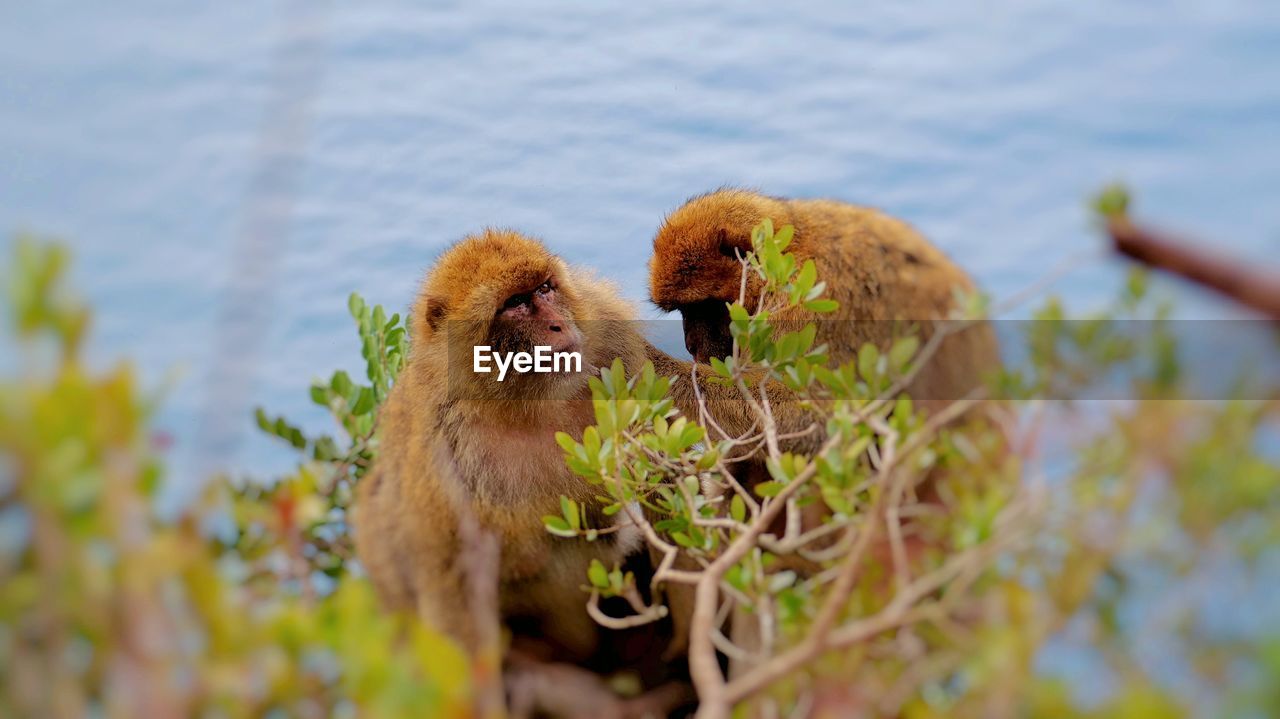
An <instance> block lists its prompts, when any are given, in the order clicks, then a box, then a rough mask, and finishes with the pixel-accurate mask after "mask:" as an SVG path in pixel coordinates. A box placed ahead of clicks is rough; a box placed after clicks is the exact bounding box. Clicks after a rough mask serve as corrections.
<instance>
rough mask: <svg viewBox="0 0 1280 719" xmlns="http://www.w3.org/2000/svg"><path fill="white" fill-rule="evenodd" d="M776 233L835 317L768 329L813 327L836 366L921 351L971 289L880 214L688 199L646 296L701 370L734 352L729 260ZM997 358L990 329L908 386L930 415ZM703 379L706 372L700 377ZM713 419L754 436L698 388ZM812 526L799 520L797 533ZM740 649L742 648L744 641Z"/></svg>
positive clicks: (780, 393)
mask: <svg viewBox="0 0 1280 719" xmlns="http://www.w3.org/2000/svg"><path fill="white" fill-rule="evenodd" d="M766 218H768V219H770V220H771V221H772V223H773V226H774V228H775V229H780V228H782V227H783V226H784V225H792V226H793V227H794V229H795V234H794V239H793V240H792V243H791V245H790V247H789V248H788V250H789V251H790V252H792V253H793V254H794V255H795V256H796V259H797V261H798V263H800V264H803V262H804V261H805V260H809V259H812V260H813V262H814V264H815V266H816V269H817V276H818V279H819V280H821V281H825V282H826V286H827V289H826V292H825V294H824V297H827V298H830V299H834V300H837V301H838V302H839V303H840V309H839V310H838V311H837V312H835V313H832V314H829V315H817V314H815V313H813V312H810V311H807V310H804V309H802V308H795V309H791V310H785V311H781V312H776V313H774V314H773V317H772V319H773V321H774V322H775V324H776V325H779V326H784V327H786V328H787V329H798V328H799V326H801V325H803V324H804V323H807V322H811V321H812V322H816V325H817V330H818V332H817V338H816V344H824V343H825V344H826V345H827V346H828V348H829V354H830V358H831V361H832V363H833V364H842V363H844V362H847V361H849V360H850V359H852V358H854V357H855V356H856V354H857V351H858V349H859V348H860V347H861V346H862V345H863V344H864V343H867V342H874V343H876V344H877V345H879V346H881V347H882V348H883V347H887V346H888V345H889V344H890V343H891V342H892V340H893V339H894V338H895V337H900V336H904V335H906V334H911V333H915V334H917V335H918V336H920V338H921V340H922V341H923V340H924V339H926V338H927V337H928V336H929V335H930V332H931V330H932V329H933V328H934V327H933V324H932V323H933V321H937V320H945V319H947V318H948V317H950V316H951V313H952V310H953V308H954V306H955V301H956V293H957V291H959V292H968V291H971V290H973V289H974V285H973V282H972V280H970V278H969V277H968V275H967V274H965V272H964V271H963V270H962V269H960V267H958V266H957V265H956V264H955V263H953V262H952V261H951V260H949V259H948V258H947V257H946V256H945V255H944V254H943V253H942V252H941V251H940V250H939V249H938V248H936V247H935V246H933V245H932V244H930V243H929V242H928V241H927V240H925V239H924V238H923V237H922V236H921V235H920V234H919V233H917V232H916V231H915V230H914V229H912V228H911V226H909V225H907V224H906V223H904V222H902V221H901V220H898V219H895V218H893V217H890V216H888V215H886V214H884V213H882V212H880V211H878V210H874V209H870V208H865V207H857V206H854V205H849V204H846V203H843V202H837V201H834V200H788V199H782V198H775V197H767V196H764V195H761V194H759V193H755V192H750V191H745V190H719V191H716V192H711V193H709V194H706V195H702V196H699V197H695V198H693V199H691V200H689V201H688V202H687V203H686V204H685V205H683V206H682V207H680V208H679V209H677V210H675V211H674V212H672V213H671V215H670V216H668V217H667V218H666V220H665V221H664V222H663V224H662V226H661V227H660V228H659V229H658V233H657V236H656V237H655V238H654V242H653V257H652V259H651V260H650V264H649V270H650V275H649V277H650V296H651V299H652V300H653V302H654V303H655V304H657V305H658V306H659V307H660V308H662V309H664V310H667V311H673V310H678V311H680V312H681V314H682V316H683V319H684V326H685V338H686V346H687V347H688V349H689V351H690V353H691V354H693V355H694V357H695V360H696V361H698V362H706V361H707V360H708V359H709V358H710V357H724V356H726V355H727V354H728V353H729V352H730V351H731V340H730V337H729V334H728V330H727V321H728V314H727V311H726V310H725V309H724V304H725V303H726V302H734V301H737V299H738V297H739V293H740V291H741V290H742V284H741V281H742V266H741V264H740V262H739V260H738V259H737V258H738V256H742V255H745V254H746V253H747V252H749V251H750V250H751V248H752V247H751V232H752V229H753V228H754V227H755V226H756V225H757V224H759V223H760V222H761V221H763V220H764V219H766ZM760 291H761V282H760V280H759V278H757V277H756V276H755V275H754V274H751V275H750V276H749V278H748V281H747V284H746V288H745V305H746V307H747V308H748V309H754V308H755V307H756V304H757V302H758V300H759V294H760ZM650 357H651V359H653V360H654V363H655V365H657V366H658V368H659V371H660V372H661V373H663V374H668V375H676V376H678V377H679V378H681V379H680V380H678V381H677V382H676V384H675V385H674V386H673V389H672V395H673V397H674V399H675V402H676V405H677V406H678V407H679V408H680V409H681V411H683V412H685V413H686V414H690V415H691V416H697V404H696V397H695V393H694V389H693V386H692V385H691V384H690V382H689V380H688V379H687V378H688V377H689V365H688V363H685V362H680V361H677V360H674V359H672V358H670V357H666V356H665V355H662V354H661V353H659V352H656V351H651V352H650ZM998 366H999V353H998V348H997V346H996V343H995V338H994V334H993V333H992V331H991V329H990V327H989V326H986V325H977V326H974V327H970V328H968V329H966V330H964V331H962V332H959V333H957V334H955V335H952V336H950V337H948V338H946V339H945V340H944V341H943V342H942V344H941V345H940V346H939V350H938V352H937V354H935V355H934V357H933V359H932V360H931V361H930V362H929V363H928V364H926V365H925V366H924V368H923V369H922V370H921V372H920V373H919V374H918V375H917V376H916V379H915V381H914V382H913V383H912V384H911V385H910V386H908V387H907V391H908V393H909V394H910V395H911V396H912V397H913V398H915V399H916V400H917V402H918V404H920V405H922V406H924V408H925V409H927V410H930V411H937V410H939V409H941V408H942V407H943V406H945V405H946V404H949V403H950V402H951V401H954V400H956V399H959V398H961V397H964V396H965V395H967V394H968V393H969V392H970V391H971V390H973V389H974V388H977V387H979V386H980V385H981V381H982V377H983V375H984V374H985V373H986V372H989V371H992V370H995V369H997V368H998ZM709 371H710V368H709V367H708V368H703V369H702V370H700V374H702V375H703V376H705V375H706V373H708V372H709ZM701 390H702V394H703V396H704V398H705V399H706V400H707V409H708V411H709V413H710V414H711V416H712V418H713V419H715V420H716V422H717V423H718V424H719V425H720V426H721V427H723V428H724V429H725V430H726V431H727V432H728V433H730V434H732V435H742V434H745V433H748V432H750V431H752V429H753V427H754V424H755V421H756V417H755V413H754V411H753V410H752V409H751V408H750V406H749V405H748V404H747V403H745V402H742V401H739V400H734V399H733V397H734V396H735V394H736V391H737V390H734V389H725V388H722V387H718V386H715V385H707V386H702V387H701ZM769 390H770V391H769V396H770V401H771V404H772V406H773V410H774V413H775V415H776V418H777V420H778V423H779V425H780V427H779V428H780V430H781V431H783V432H787V433H790V432H796V431H798V430H801V429H803V428H805V427H807V426H809V424H810V418H809V415H808V414H807V413H805V412H803V411H801V410H800V409H798V408H797V407H796V406H795V405H796V403H794V402H792V401H789V400H790V399H791V398H792V395H791V394H790V393H789V392H788V391H787V390H786V389H785V388H783V387H780V386H770V388H769ZM822 439H823V437H822V436H821V432H820V431H819V432H813V433H810V434H808V435H806V436H805V437H804V438H803V439H799V440H793V441H791V442H790V443H789V444H787V445H786V446H785V447H784V449H791V450H800V451H812V450H813V449H815V448H816V446H817V444H818V443H820V441H821V440H822ZM737 466H738V468H739V469H738V470H737V472H739V473H740V474H739V477H738V478H739V480H741V481H744V483H747V484H751V483H752V482H754V481H757V480H758V479H760V478H761V477H762V476H763V475H764V471H763V466H762V465H761V463H759V462H757V461H754V460H751V461H746V462H742V463H740V464H738V465H737ZM815 521H820V519H818V518H815V517H808V518H807V519H806V524H810V525H811V524H812V523H813V522H815ZM668 601H669V603H670V604H671V608H672V617H673V620H674V621H675V623H676V631H677V636H678V637H679V640H678V641H677V643H676V644H677V648H678V647H679V645H680V644H681V643H682V642H683V641H684V639H685V638H686V637H687V618H688V614H689V611H690V607H691V596H690V593H689V592H688V591H685V590H683V588H681V587H676V588H674V590H673V591H672V593H671V596H670V597H669V600H668ZM746 641H748V642H749V641H750V640H749V639H748V640H746Z"/></svg>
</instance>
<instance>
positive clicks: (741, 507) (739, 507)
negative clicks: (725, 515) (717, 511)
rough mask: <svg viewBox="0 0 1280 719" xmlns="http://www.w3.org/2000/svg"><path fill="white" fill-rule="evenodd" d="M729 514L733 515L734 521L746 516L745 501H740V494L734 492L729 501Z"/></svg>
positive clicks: (741, 519) (739, 520)
mask: <svg viewBox="0 0 1280 719" xmlns="http://www.w3.org/2000/svg"><path fill="white" fill-rule="evenodd" d="M729 516H730V517H733V521H735V522H741V521H743V520H745V519H746V518H747V503H746V502H744V501H742V495H739V494H735V495H733V499H732V500H730V501H729Z"/></svg>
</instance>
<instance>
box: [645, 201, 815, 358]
mask: <svg viewBox="0 0 1280 719" xmlns="http://www.w3.org/2000/svg"><path fill="white" fill-rule="evenodd" d="M765 218H769V219H771V220H773V224H774V227H775V228H776V227H782V226H783V225H786V224H791V222H792V220H791V213H790V211H789V209H788V208H787V205H786V203H785V202H784V201H782V200H779V199H776V198H772V197H766V196H765V195H761V194H759V193H756V192H751V191H748V190H717V191H715V192H711V193H708V194H705V195H700V196H698V197H695V198H693V199H691V200H689V201H688V202H686V203H685V204H684V205H683V206H681V207H680V208H679V209H677V210H676V211H675V212H672V213H671V214H670V215H669V216H668V217H667V219H666V220H665V221H664V222H663V223H662V227H660V228H658V234H657V236H655V237H654V239H653V258H652V259H651V260H649V295H650V299H652V300H653V302H654V304H656V305H657V306H658V307H659V308H661V309H662V310H664V311H666V312H671V311H673V310H678V311H679V312H680V315H681V318H682V319H683V321H684V343H685V347H686V348H687V349H688V350H689V353H690V354H692V355H693V357H694V359H696V360H698V361H699V362H706V361H708V360H709V359H710V358H712V357H725V356H727V355H728V354H729V353H730V352H732V351H733V339H732V337H731V336H730V335H729V311H728V308H727V306H726V303H729V302H734V301H736V300H737V299H738V293H739V290H740V289H741V283H742V264H741V262H739V260H738V258H739V257H740V256H746V254H747V253H748V252H750V251H751V231H752V230H753V229H754V228H755V226H756V225H757V224H759V223H760V222H761V221H763V220H764V219H765ZM759 292H760V283H759V279H758V278H757V277H756V276H755V275H754V274H751V275H750V276H749V277H748V281H747V287H746V303H747V306H748V307H751V306H753V305H754V303H755V300H756V299H757V298H758V296H759Z"/></svg>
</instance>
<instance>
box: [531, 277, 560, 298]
mask: <svg viewBox="0 0 1280 719" xmlns="http://www.w3.org/2000/svg"><path fill="white" fill-rule="evenodd" d="M554 289H555V287H554V286H552V284H551V280H547V281H546V282H543V283H542V284H540V285H538V289H536V290H534V292H537V293H538V294H540V295H545V294H547V293H549V292H551V291H552V290H554Z"/></svg>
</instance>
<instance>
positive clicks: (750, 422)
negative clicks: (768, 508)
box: [645, 343, 821, 451]
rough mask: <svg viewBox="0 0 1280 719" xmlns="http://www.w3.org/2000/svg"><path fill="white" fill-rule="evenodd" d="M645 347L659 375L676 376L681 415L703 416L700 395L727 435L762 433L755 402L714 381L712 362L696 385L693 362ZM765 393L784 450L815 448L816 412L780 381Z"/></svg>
mask: <svg viewBox="0 0 1280 719" xmlns="http://www.w3.org/2000/svg"><path fill="white" fill-rule="evenodd" d="M645 349H646V356H647V359H649V360H650V361H652V362H653V368H654V370H655V371H656V372H657V373H658V375H660V376H665V377H675V378H676V379H675V381H674V382H672V384H671V392H670V396H671V399H672V400H673V401H674V402H675V405H676V408H677V409H679V410H680V412H681V413H682V414H684V415H685V416H687V417H689V418H691V419H694V420H698V419H700V417H701V414H700V410H701V408H700V407H699V404H698V400H699V395H700V396H701V399H702V401H703V402H705V404H706V410H707V414H709V415H710V418H711V420H712V421H713V422H714V423H715V425H716V427H718V429H719V430H723V432H724V434H725V435H728V436H729V437H730V438H739V437H745V436H748V435H756V434H759V433H760V432H761V420H760V417H759V414H758V412H757V411H756V408H755V405H753V404H752V402H749V401H747V400H746V399H745V398H744V397H743V396H742V392H741V390H740V389H739V388H737V387H731V386H726V385H724V384H721V383H719V382H712V381H711V378H712V377H714V376H715V375H714V372H713V371H712V369H711V366H710V365H706V364H698V365H697V370H698V371H697V385H696V387H695V385H694V375H693V371H692V370H693V366H694V363H693V362H688V361H684V360H678V359H676V358H674V357H672V356H670V355H668V354H666V353H665V352H663V351H662V350H660V349H658V348H657V347H654V346H653V345H652V344H649V343H646V344H645ZM756 391H757V392H758V390H756ZM765 392H766V396H767V397H768V399H769V409H770V411H771V412H772V414H773V421H774V425H775V426H776V428H777V433H778V435H780V442H779V444H780V446H781V447H782V449H783V450H784V451H787V450H803V449H806V448H810V447H816V446H817V444H818V443H819V442H820V441H821V425H820V424H819V425H818V426H817V427H816V428H815V427H814V423H815V422H816V421H817V415H815V414H814V413H813V412H812V411H810V410H807V409H804V408H803V407H802V406H801V404H800V402H799V401H798V399H797V398H796V396H795V393H793V392H792V391H791V390H789V389H787V388H786V387H783V386H782V385H780V384H778V383H777V382H769V383H768V384H767V385H766V387H765ZM755 400H756V402H757V403H758V402H759V394H757V395H756V396H755ZM708 429H709V430H710V431H711V432H712V435H711V436H712V437H718V434H717V432H716V429H715V428H710V427H709V428H708Z"/></svg>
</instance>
